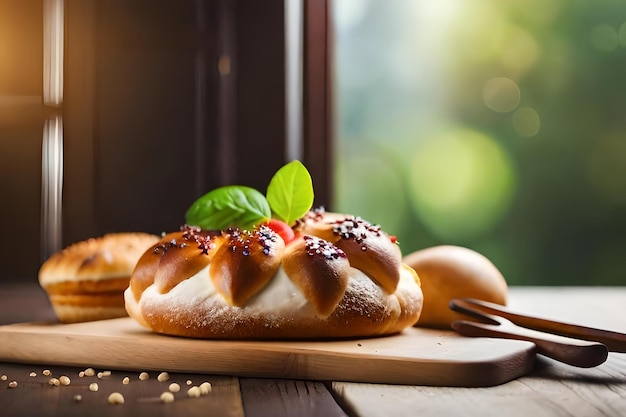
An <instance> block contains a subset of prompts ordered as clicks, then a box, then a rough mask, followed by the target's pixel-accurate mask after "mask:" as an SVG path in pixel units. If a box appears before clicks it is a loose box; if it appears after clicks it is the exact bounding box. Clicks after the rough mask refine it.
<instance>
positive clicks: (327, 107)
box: [303, 0, 333, 210]
mask: <svg viewBox="0 0 626 417" xmlns="http://www.w3.org/2000/svg"><path fill="white" fill-rule="evenodd" d="M304 5H305V7H304V63H303V64H304V70H303V71H304V75H303V78H304V86H303V94H304V98H303V101H304V102H303V108H304V110H303V111H304V117H303V120H304V126H303V134H304V162H305V164H306V165H307V166H308V167H309V170H310V171H311V175H312V177H313V186H314V187H315V205H317V206H325V207H326V208H327V209H331V210H332V195H333V151H332V143H333V123H332V122H333V96H332V56H333V54H332V23H331V22H332V20H331V16H330V13H331V10H330V9H331V8H330V5H329V2H328V0H309V1H305V2H304Z"/></svg>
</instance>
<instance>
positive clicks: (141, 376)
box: [139, 372, 150, 381]
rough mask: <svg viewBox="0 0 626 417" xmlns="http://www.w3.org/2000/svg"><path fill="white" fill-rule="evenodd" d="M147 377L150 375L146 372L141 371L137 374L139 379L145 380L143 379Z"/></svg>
mask: <svg viewBox="0 0 626 417" xmlns="http://www.w3.org/2000/svg"><path fill="white" fill-rule="evenodd" d="M148 378H150V375H149V374H148V373H147V372H142V373H140V374H139V379H140V380H141V381H145V380H147V379H148Z"/></svg>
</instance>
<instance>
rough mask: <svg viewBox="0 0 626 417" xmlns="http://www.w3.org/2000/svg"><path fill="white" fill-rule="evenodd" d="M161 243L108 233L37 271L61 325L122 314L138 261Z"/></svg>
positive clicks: (140, 235) (137, 235)
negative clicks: (127, 290)
mask: <svg viewBox="0 0 626 417" xmlns="http://www.w3.org/2000/svg"><path fill="white" fill-rule="evenodd" d="M158 240H159V237H158V236H156V235H151V234H146V233H112V234H107V235H104V236H102V237H98V238H92V239H88V240H85V241H82V242H78V243H75V244H73V245H70V246H68V247H67V248H65V249H63V250H62V251H60V252H57V253H55V254H54V255H52V256H51V257H50V258H48V259H47V260H46V261H45V262H44V263H43V265H42V266H41V268H40V269H39V284H40V285H41V286H42V288H43V289H44V290H45V291H46V293H47V294H48V297H49V299H50V303H51V304H52V307H53V309H54V312H55V314H56V316H57V318H58V319H59V321H61V322H62V323H73V322H82V321H91V320H103V319H110V318H116V317H123V316H126V315H127V314H126V309H125V307H124V290H126V288H127V287H128V284H129V280H130V275H131V273H132V271H133V269H134V268H135V265H136V264H137V260H138V259H139V257H140V256H141V255H142V254H143V253H144V252H145V251H146V249H147V248H149V247H150V246H152V245H153V244H154V243H156V242H157V241H158Z"/></svg>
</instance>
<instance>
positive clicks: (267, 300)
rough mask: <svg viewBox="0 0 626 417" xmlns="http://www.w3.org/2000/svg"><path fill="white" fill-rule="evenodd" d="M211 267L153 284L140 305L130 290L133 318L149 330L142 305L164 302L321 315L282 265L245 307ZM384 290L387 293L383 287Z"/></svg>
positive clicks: (409, 278) (403, 282) (410, 283)
mask: <svg viewBox="0 0 626 417" xmlns="http://www.w3.org/2000/svg"><path fill="white" fill-rule="evenodd" d="M208 268H209V267H208V266H206V267H205V268H203V269H202V270H200V271H198V273H196V274H195V275H193V276H192V277H190V278H188V279H186V280H184V281H182V282H180V283H179V284H178V285H176V286H175V287H174V288H172V289H171V290H170V291H169V292H167V293H161V292H159V291H158V289H157V287H156V285H154V284H152V285H150V286H149V287H148V288H146V290H145V291H144V292H143V294H142V295H141V298H140V300H139V302H136V301H135V298H134V296H133V294H132V291H131V290H130V288H128V289H127V290H126V292H125V294H124V296H125V300H126V309H127V311H128V313H129V315H130V316H132V317H134V318H135V319H136V320H137V321H139V323H141V324H143V325H144V326H146V327H149V326H148V325H147V324H146V322H145V320H144V319H143V316H142V313H141V305H142V303H143V302H147V303H161V302H163V303H167V304H170V305H176V306H180V307H183V306H188V307H189V308H193V306H196V305H199V304H203V303H211V304H212V305H214V306H215V307H218V308H233V309H241V308H245V309H246V310H247V311H248V312H249V313H250V314H255V313H259V314H282V315H285V316H289V317H294V318H295V317H299V316H309V317H310V316H319V314H317V312H316V311H315V308H314V307H313V305H312V304H311V303H309V302H308V301H307V299H306V298H305V297H304V295H303V294H302V292H301V291H300V290H299V289H298V287H296V285H295V284H294V283H293V282H292V281H291V279H290V278H289V277H288V276H287V274H286V273H285V271H284V270H283V268H282V266H281V267H280V268H279V269H278V271H277V272H276V274H275V275H274V277H272V279H271V280H270V281H269V282H268V284H267V285H266V286H265V287H264V288H263V289H261V291H259V293H257V294H256V295H255V296H254V297H253V298H252V299H250V300H249V301H248V303H247V304H246V305H245V307H236V306H231V305H230V304H228V303H227V302H226V300H224V298H223V297H222V296H221V295H220V293H219V292H218V291H217V290H216V288H215V286H214V285H213V281H212V280H211V279H210V277H209V271H208ZM350 275H351V276H350V282H351V284H352V285H357V284H356V283H357V282H358V281H361V280H369V279H370V278H368V277H367V275H365V274H364V273H363V272H362V271H360V270H357V269H354V268H352V272H351V274H350ZM349 285H350V284H349ZM398 286H399V289H400V288H402V287H407V288H412V287H414V286H417V283H416V282H415V280H414V277H413V275H412V274H411V273H409V272H408V271H407V270H405V268H402V269H401V270H400V282H399V283H398ZM380 290H381V291H383V290H382V288H381V289H380ZM391 298H393V297H391ZM183 308H184V307H183Z"/></svg>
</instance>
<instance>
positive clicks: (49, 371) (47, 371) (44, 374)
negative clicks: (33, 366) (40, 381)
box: [41, 369, 52, 376]
mask: <svg viewBox="0 0 626 417" xmlns="http://www.w3.org/2000/svg"><path fill="white" fill-rule="evenodd" d="M41 373H42V374H43V376H50V375H52V371H51V370H50V369H44V370H43V371H42V372H41Z"/></svg>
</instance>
